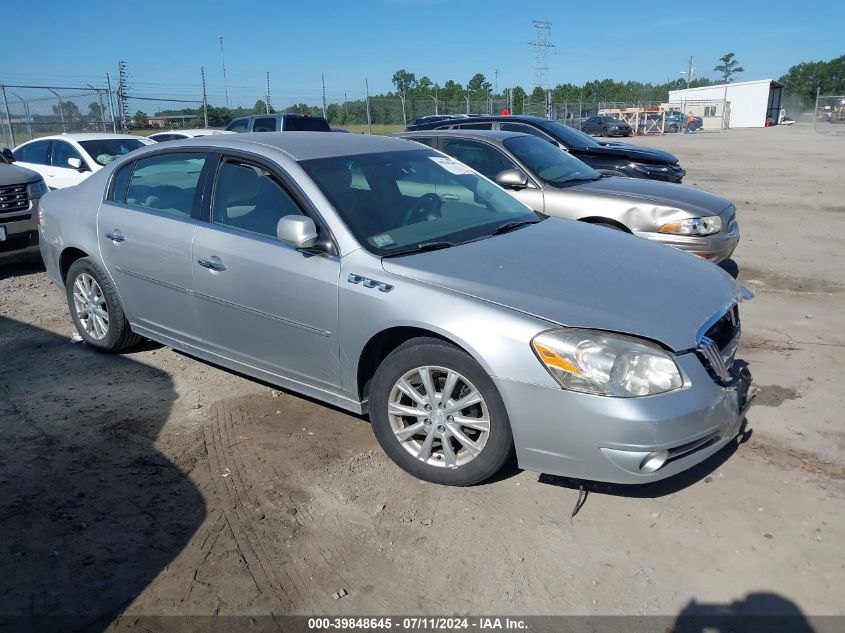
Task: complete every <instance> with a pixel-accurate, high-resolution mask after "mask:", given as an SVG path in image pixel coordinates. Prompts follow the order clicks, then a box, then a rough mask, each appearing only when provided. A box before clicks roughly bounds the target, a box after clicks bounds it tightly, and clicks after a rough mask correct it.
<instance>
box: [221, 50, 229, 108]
mask: <svg viewBox="0 0 845 633" xmlns="http://www.w3.org/2000/svg"><path fill="white" fill-rule="evenodd" d="M220 59H221V60H222V61H223V90H224V91H225V92H226V109H228V108H229V84H228V82H227V81H226V56H225V55H224V54H223V36H222V35H221V36H220Z"/></svg>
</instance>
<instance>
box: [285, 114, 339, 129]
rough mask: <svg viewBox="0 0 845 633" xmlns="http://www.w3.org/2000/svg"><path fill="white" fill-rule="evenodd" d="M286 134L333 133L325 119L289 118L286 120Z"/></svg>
mask: <svg viewBox="0 0 845 633" xmlns="http://www.w3.org/2000/svg"><path fill="white" fill-rule="evenodd" d="M285 131H286V132H331V128H330V127H329V124H328V123H327V122H326V120H325V119H323V118H320V117H310V116H303V117H298V116H297V117H287V118H286V119H285Z"/></svg>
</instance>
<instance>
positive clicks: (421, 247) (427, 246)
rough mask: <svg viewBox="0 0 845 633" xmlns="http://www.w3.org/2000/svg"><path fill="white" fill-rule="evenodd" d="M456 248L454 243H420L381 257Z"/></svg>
mask: <svg viewBox="0 0 845 633" xmlns="http://www.w3.org/2000/svg"><path fill="white" fill-rule="evenodd" d="M452 246H457V244H456V243H455V242H422V243H420V244H417V245H416V246H409V247H407V248H400V249H399V250H395V251H391V252H389V253H385V254H384V255H382V257H397V256H398V255H413V254H416V253H425V252H427V251H436V250H439V249H441V248H450V247H452Z"/></svg>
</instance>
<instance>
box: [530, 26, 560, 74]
mask: <svg viewBox="0 0 845 633" xmlns="http://www.w3.org/2000/svg"><path fill="white" fill-rule="evenodd" d="M533 23H534V28H535V29H536V30H537V33H536V39H535V40H534V41H533V42H528V44H529V45H530V46H533V47H534V53H535V58H534V82H533V86H534V87H535V88H536V87H537V86H540V87H541V88H548V87H549V53H550V52H552V51H553V50H554V48H555V45H554V44H549V34H550V33H551V29H552V23H551V22H546V21H544V20H534V21H533Z"/></svg>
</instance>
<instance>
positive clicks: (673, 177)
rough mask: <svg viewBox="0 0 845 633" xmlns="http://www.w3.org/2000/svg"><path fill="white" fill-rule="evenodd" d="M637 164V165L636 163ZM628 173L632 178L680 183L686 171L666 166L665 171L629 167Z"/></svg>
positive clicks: (677, 167) (674, 166) (675, 166)
mask: <svg viewBox="0 0 845 633" xmlns="http://www.w3.org/2000/svg"><path fill="white" fill-rule="evenodd" d="M638 164H639V163H638ZM628 173H629V174H630V175H631V176H632V177H634V178H647V179H649V180H660V181H662V182H674V183H680V182H681V181H682V180H683V179H684V176H686V175H687V171H686V170H685V169H684V168H683V167H680V166H679V165H667V166H666V167H665V171H661V170H658V169H637V168H636V167H634V166H633V164H632V165H629V169H628Z"/></svg>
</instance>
